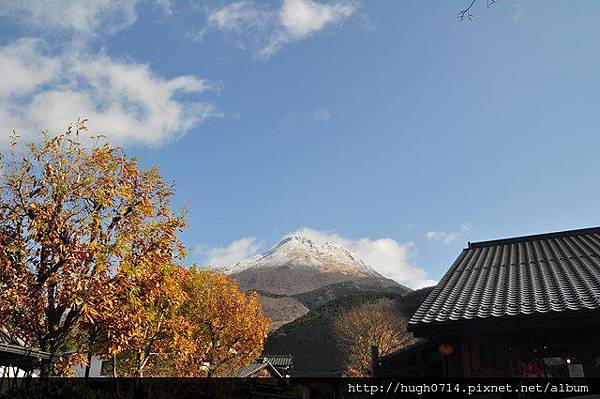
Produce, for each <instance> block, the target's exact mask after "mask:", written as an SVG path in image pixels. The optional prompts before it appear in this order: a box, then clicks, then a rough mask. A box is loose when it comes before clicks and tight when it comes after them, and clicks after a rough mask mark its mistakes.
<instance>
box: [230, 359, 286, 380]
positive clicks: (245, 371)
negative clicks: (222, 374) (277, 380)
mask: <svg viewBox="0 0 600 399" xmlns="http://www.w3.org/2000/svg"><path fill="white" fill-rule="evenodd" d="M265 367H268V368H270V369H271V372H272V373H273V375H274V376H276V377H281V374H280V373H279V371H277V369H276V368H275V367H273V365H272V364H271V363H269V362H268V361H265V362H255V363H252V364H249V365H248V366H246V367H242V368H241V369H239V370H237V371H236V373H235V376H236V377H239V378H246V377H250V376H252V375H253V374H254V373H256V372H257V371H259V370H261V369H263V368H265Z"/></svg>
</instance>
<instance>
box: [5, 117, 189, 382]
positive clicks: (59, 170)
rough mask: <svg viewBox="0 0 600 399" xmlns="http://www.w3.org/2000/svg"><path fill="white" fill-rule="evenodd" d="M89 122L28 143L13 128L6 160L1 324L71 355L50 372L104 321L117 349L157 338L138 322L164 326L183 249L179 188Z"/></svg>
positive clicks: (63, 369) (34, 343)
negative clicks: (176, 200) (90, 131)
mask: <svg viewBox="0 0 600 399" xmlns="http://www.w3.org/2000/svg"><path fill="white" fill-rule="evenodd" d="M84 122H85V121H78V122H77V123H76V124H74V125H73V126H71V127H69V129H68V130H67V132H66V133H64V134H61V135H59V136H56V137H52V138H50V137H45V138H44V140H43V142H42V143H41V144H39V145H36V144H31V145H29V146H27V147H25V148H22V147H21V146H20V145H19V140H18V137H17V136H16V135H15V136H14V137H13V141H12V143H11V144H12V146H11V151H10V152H9V154H7V156H4V157H3V158H2V159H1V162H0V164H1V167H2V168H1V170H0V198H1V203H0V284H1V286H0V325H2V326H3V329H4V330H5V331H4V333H5V335H7V336H9V337H11V338H12V339H14V340H15V342H16V341H19V342H24V343H25V344H26V345H27V346H29V347H32V348H36V349H40V350H43V351H48V352H50V353H51V354H52V355H61V354H64V353H65V352H69V353H70V354H71V356H69V357H68V358H67V357H65V358H63V359H62V362H59V364H58V366H55V367H53V369H51V370H42V373H43V374H46V373H50V374H65V373H67V372H68V371H67V370H68V367H67V366H68V364H69V362H72V361H74V360H76V359H78V358H81V355H82V354H83V353H84V352H85V351H89V350H90V348H91V347H92V344H93V343H92V342H90V340H89V339H88V338H89V337H90V336H91V335H90V331H91V330H93V329H94V328H93V326H95V325H96V324H97V323H101V322H102V321H103V320H104V322H105V323H104V327H105V331H106V333H107V335H106V337H107V338H108V340H109V341H112V342H111V347H110V351H111V353H117V352H119V351H121V350H124V349H125V347H121V346H119V345H124V343H129V342H130V341H131V340H133V342H138V341H139V340H141V339H146V338H149V340H150V341H152V339H153V338H152V335H153V333H152V332H147V334H146V332H144V333H143V334H142V335H144V338H139V334H140V330H141V331H144V329H145V328H147V329H148V331H149V330H152V329H154V330H152V331H155V330H156V329H157V327H159V326H162V325H163V323H164V321H163V317H165V316H163V314H164V312H163V311H162V310H161V309H164V308H165V307H169V306H170V300H167V299H166V296H168V295H170V292H166V291H164V290H163V288H164V287H165V286H166V285H165V284H164V283H165V282H164V279H165V276H168V275H169V274H170V270H171V269H172V264H173V261H174V259H176V258H177V257H178V256H180V255H181V254H183V246H182V245H181V244H180V242H179V240H178V238H177V234H178V232H179V231H180V230H181V229H182V228H183V227H184V225H185V217H184V215H182V214H175V213H173V212H172V211H171V209H170V201H171V198H172V196H173V193H174V192H173V187H172V186H171V185H170V184H168V183H166V182H164V181H163V179H162V178H161V177H160V175H159V173H158V171H157V170H156V169H150V170H140V168H139V167H138V165H137V162H136V160H135V159H132V158H128V157H127V156H126V155H125V154H124V152H123V151H122V149H120V148H115V147H113V146H111V145H109V144H108V143H101V139H100V138H96V139H93V138H92V140H90V138H89V137H87V136H85V135H84V131H85V125H84ZM84 136H85V137H84ZM86 139H87V141H88V142H87V143H85V144H82V143H83V142H84V141H85V140H86ZM123 298H127V299H128V300H129V302H128V303H129V305H130V306H129V307H128V310H130V311H131V313H129V314H127V315H126V314H125V313H123V312H122V311H118V307H119V306H122V305H123V303H124V302H123ZM166 303H169V305H168V306H167V305H166ZM175 307H177V306H175ZM169 309H171V307H170V308H169ZM142 310H144V311H146V314H142V313H143V312H142ZM114 315H120V316H121V319H120V320H119V323H121V324H122V325H118V324H115V323H116V320H117V319H116V318H115V317H112V316H114ZM150 319H152V320H153V321H152V322H149V320H150ZM108 321H111V322H108ZM158 329H159V330H160V328H158ZM138 338H139V339H138ZM113 340H114V341H113ZM153 345H154V344H153ZM128 349H129V348H128ZM144 353H145V352H144ZM144 361H145V360H144V359H141V360H140V362H141V363H140V365H141V364H142V363H143V362H144ZM146 363H147V362H146ZM138 369H140V367H138ZM142 369H143V368H142Z"/></svg>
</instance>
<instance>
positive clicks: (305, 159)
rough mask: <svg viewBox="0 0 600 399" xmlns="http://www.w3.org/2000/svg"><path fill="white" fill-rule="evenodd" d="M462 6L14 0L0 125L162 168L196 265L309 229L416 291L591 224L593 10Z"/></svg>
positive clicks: (599, 60)
mask: <svg viewBox="0 0 600 399" xmlns="http://www.w3.org/2000/svg"><path fill="white" fill-rule="evenodd" d="M464 3H465V2H464V1H463V0H451V1H443V2H442V1H422V0H421V1H416V0H415V1H368V2H367V1H364V2H361V1H346V0H332V1H325V0H323V1H321V2H318V3H314V2H311V1H310V0H282V1H269V2H267V1H260V2H259V1H255V2H253V1H250V0H247V1H241V2H232V1H229V2H219V1H216V0H215V1H210V2H200V1H193V0H185V1H174V0H173V1H167V0H155V1H152V0H145V1H144V0H124V1H115V0H88V1H86V2H74V1H68V0H50V1H48V2H46V3H41V2H37V1H14V2H13V1H7V2H6V5H5V6H3V9H2V10H0V38H1V41H0V75H1V76H2V77H3V79H2V80H3V82H0V123H1V125H2V126H3V129H4V130H5V131H6V134H4V136H7V134H8V132H9V131H10V130H12V129H16V130H18V131H19V132H20V133H21V135H23V136H25V137H27V138H31V139H35V138H36V137H37V131H39V130H40V129H42V128H48V129H50V130H51V131H59V130H60V129H61V128H62V127H63V126H66V124H67V123H68V122H69V121H70V120H73V119H76V118H77V117H79V116H83V117H88V118H89V119H90V122H89V125H90V129H91V130H92V131H94V132H102V133H105V134H107V135H108V136H109V137H110V139H111V140H113V141H114V142H115V143H118V144H121V145H124V146H126V147H127V149H128V152H129V153H131V154H132V155H136V156H138V157H139V158H140V159H141V160H142V163H143V164H144V165H146V166H150V165H158V166H159V167H160V168H161V171H162V173H163V175H164V176H165V177H166V178H167V179H169V180H173V181H175V183H176V185H177V198H176V203H177V205H178V206H179V205H184V206H186V207H187V209H188V211H189V216H190V219H189V229H188V230H187V231H186V232H185V234H184V237H183V238H184V241H185V242H186V244H187V245H188V247H189V249H190V261H192V260H193V261H197V262H200V263H203V264H205V263H208V262H211V263H213V264H226V263H229V262H232V261H236V260H239V259H242V258H244V257H246V256H250V255H252V254H254V253H256V252H257V251H261V250H265V249H268V248H269V247H271V246H272V245H274V244H276V243H277V242H278V241H279V240H280V239H281V238H282V237H283V236H285V235H288V234H291V233H295V232H301V233H302V234H305V235H308V236H309V237H312V238H314V239H315V240H317V241H324V240H335V241H338V242H341V243H343V244H345V245H347V246H348V247H350V248H351V249H352V250H354V251H356V252H357V253H358V254H359V255H361V256H363V257H364V258H365V259H366V260H367V261H368V262H369V263H372V264H373V266H374V267H375V268H377V269H378V270H380V271H381V272H382V273H384V274H386V275H387V276H390V277H393V278H395V279H397V280H398V281H400V282H402V283H405V284H407V285H410V286H413V287H418V286H422V285H424V284H427V283H428V282H430V281H431V280H438V279H439V278H440V277H441V276H442V275H443V273H444V272H445V271H446V270H447V268H448V267H449V266H450V264H451V263H452V261H453V260H454V258H455V257H456V256H457V255H458V252H459V251H460V249H461V248H463V247H464V246H465V245H466V242H467V241H478V240H486V239H492V238H501V237H508V236H515V235H523V234H532V233H540V232H547V231H555V230H561V229H570V228H579V227H587V226H596V225H600V214H599V213H598V200H597V198H598V194H599V189H598V184H597V181H598V174H599V171H600V161H599V159H598V156H597V149H598V146H599V144H600V137H599V135H598V133H599V132H598V125H599V119H600V117H599V115H600V112H598V109H597V108H598V103H599V102H598V93H600V90H599V89H600V79H599V78H598V70H599V66H600V51H599V50H598V49H599V47H598V40H597V39H596V38H598V37H600V25H598V24H597V16H598V15H599V13H598V12H599V11H600V3H598V2H597V1H592V0H589V1H583V0H582V1H578V2H573V1H566V0H565V1H558V0H553V1H548V0H545V1H542V0H530V1H516V0H515V1H511V0H501V1H500V2H498V4H497V5H496V6H494V7H492V8H491V9H485V7H483V4H481V5H479V6H478V7H477V8H476V9H474V14H475V17H476V18H475V20H474V21H471V22H459V21H457V19H456V18H455V14H456V12H457V10H458V9H459V8H461V7H462V6H464ZM6 77H9V78H8V79H6ZM5 143H6V137H3V138H2V140H0V145H5Z"/></svg>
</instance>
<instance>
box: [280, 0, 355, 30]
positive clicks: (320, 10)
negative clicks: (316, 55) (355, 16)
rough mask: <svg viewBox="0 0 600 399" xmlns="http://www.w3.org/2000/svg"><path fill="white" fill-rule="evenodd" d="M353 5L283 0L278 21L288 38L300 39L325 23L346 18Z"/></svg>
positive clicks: (352, 9) (306, 0)
mask: <svg viewBox="0 0 600 399" xmlns="http://www.w3.org/2000/svg"><path fill="white" fill-rule="evenodd" d="M353 12H354V5H353V4H352V3H348V2H338V3H333V4H321V3H318V2H316V1H312V0H284V1H283V6H282V7H281V11H280V12H279V22H280V23H281V26H283V27H284V28H285V31H286V33H287V35H289V37H290V38H294V39H302V38H305V37H307V36H310V35H311V34H313V33H315V32H318V31H320V30H322V29H323V28H324V27H325V25H327V24H330V23H334V22H338V21H340V20H342V19H345V18H348V17H349V16H350V15H352V13H353Z"/></svg>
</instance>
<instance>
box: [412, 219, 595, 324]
mask: <svg viewBox="0 0 600 399" xmlns="http://www.w3.org/2000/svg"><path fill="white" fill-rule="evenodd" d="M586 309H588V310H589V309H600V227H596V228H589V229H580V230H570V231H562V232H557V233H549V234H539V235H533V236H525V237H515V238H508V239H502V240H493V241H483V242H477V243H469V246H468V248H466V249H464V250H463V251H462V252H461V253H460V255H459V256H458V258H457V259H456V261H455V262H454V264H453V265H452V267H451V268H450V270H448V272H447V273H446V274H445V275H444V277H443V278H442V280H441V281H440V282H439V284H438V285H437V286H436V287H435V288H434V289H433V291H432V292H431V294H429V296H428V297H427V299H426V300H425V301H424V302H423V304H422V305H421V306H420V307H419V309H418V310H417V311H416V313H415V314H414V316H413V317H412V318H411V320H410V322H409V328H410V329H412V330H414V329H416V328H419V327H422V326H424V325H433V324H436V323H446V322H450V321H467V320H475V319H486V318H499V317H503V316H515V315H531V314H542V313H548V312H569V311H580V310H586Z"/></svg>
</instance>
